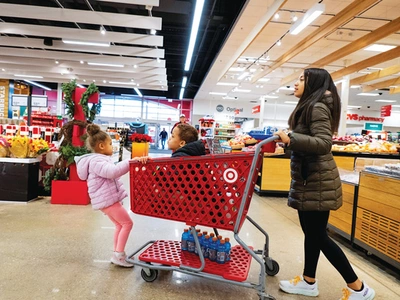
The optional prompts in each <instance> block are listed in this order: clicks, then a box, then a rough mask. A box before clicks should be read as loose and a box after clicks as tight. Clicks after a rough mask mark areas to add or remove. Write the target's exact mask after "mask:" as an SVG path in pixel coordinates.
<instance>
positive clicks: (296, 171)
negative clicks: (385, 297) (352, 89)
mask: <svg viewBox="0 0 400 300" xmlns="http://www.w3.org/2000/svg"><path fill="white" fill-rule="evenodd" d="M294 95H295V96H296V97H298V98H300V100H299V102H298V104H297V106H296V107H295V109H294V111H293V112H292V114H291V115H290V117H289V121H288V123H289V128H290V129H291V130H292V131H291V132H287V131H283V130H280V131H278V132H276V133H275V135H278V136H279V137H280V140H281V141H282V142H283V143H285V144H286V147H287V149H289V150H291V151H292V154H291V162H290V169H291V178H292V179H291V184H290V191H289V198H288V205H289V206H290V207H292V208H294V209H297V211H298V216H299V220H300V225H301V228H302V230H303V233H304V237H305V238H304V256H305V259H304V270H303V275H302V276H296V277H295V278H294V279H292V280H282V281H280V284H279V287H280V289H281V290H283V291H284V292H286V293H290V294H299V295H305V296H313V297H316V296H318V294H319V290H318V281H317V279H316V270H317V264H318V259H319V255H320V252H321V251H322V253H323V254H324V255H325V256H326V258H327V259H328V260H329V262H330V263H331V264H332V265H333V266H334V267H335V268H336V270H337V271H338V272H339V273H340V274H341V275H342V277H343V279H344V280H345V282H346V283H347V288H344V289H343V296H342V298H341V300H372V299H374V297H375V291H374V290H373V289H372V288H370V287H369V286H368V285H367V284H366V283H365V282H364V281H361V280H360V279H359V278H358V276H357V275H356V274H355V272H354V270H353V268H352V266H351V265H350V263H349V261H348V259H347V257H346V256H345V254H344V253H343V251H342V250H341V249H340V248H339V246H338V245H336V243H334V242H333V241H332V240H331V239H330V238H329V236H328V234H327V231H326V227H327V223H328V218H329V211H330V210H336V209H338V208H339V207H341V205H342V185H341V181H340V177H339V172H338V169H337V166H336V163H335V161H334V159H333V156H332V153H331V148H332V135H333V133H334V132H336V131H337V130H338V127H339V120H340V111H341V105H340V97H339V95H338V93H337V90H336V86H335V84H334V83H333V80H332V78H331V76H330V75H329V73H328V72H327V71H326V70H324V69H317V68H310V69H305V70H304V72H303V73H302V75H301V76H300V78H299V79H298V80H297V82H296V83H295V90H294Z"/></svg>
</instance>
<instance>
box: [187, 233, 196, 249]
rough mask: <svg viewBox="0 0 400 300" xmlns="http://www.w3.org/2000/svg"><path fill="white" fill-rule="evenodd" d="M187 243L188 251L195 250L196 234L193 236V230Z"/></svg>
mask: <svg viewBox="0 0 400 300" xmlns="http://www.w3.org/2000/svg"><path fill="white" fill-rule="evenodd" d="M187 245H188V251H189V252H194V249H195V245H194V236H193V234H192V233H191V232H190V233H189V238H188V241H187Z"/></svg>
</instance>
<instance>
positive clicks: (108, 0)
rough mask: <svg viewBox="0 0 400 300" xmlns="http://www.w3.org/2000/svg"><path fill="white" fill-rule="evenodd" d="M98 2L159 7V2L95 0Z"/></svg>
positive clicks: (146, 0) (150, 0) (148, 0)
mask: <svg viewBox="0 0 400 300" xmlns="http://www.w3.org/2000/svg"><path fill="white" fill-rule="evenodd" d="M97 1H98V2H99V1H101V2H112V3H125V4H136V5H151V6H160V3H159V0H97Z"/></svg>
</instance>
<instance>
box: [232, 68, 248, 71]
mask: <svg viewBox="0 0 400 300" xmlns="http://www.w3.org/2000/svg"><path fill="white" fill-rule="evenodd" d="M244 70H246V68H230V69H229V71H230V72H242V71H244Z"/></svg>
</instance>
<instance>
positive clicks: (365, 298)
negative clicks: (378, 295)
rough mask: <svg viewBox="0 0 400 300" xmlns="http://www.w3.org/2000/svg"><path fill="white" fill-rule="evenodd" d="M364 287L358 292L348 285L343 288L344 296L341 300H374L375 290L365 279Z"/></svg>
mask: <svg viewBox="0 0 400 300" xmlns="http://www.w3.org/2000/svg"><path fill="white" fill-rule="evenodd" d="M363 285H364V288H363V289H362V290H361V291H359V292H356V291H354V290H352V289H351V288H349V287H347V288H344V289H343V290H342V292H343V296H342V298H340V299H339V300H372V299H374V298H375V291H374V290H373V289H371V288H370V287H369V286H368V285H367V284H366V283H365V282H364V281H363Z"/></svg>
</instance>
